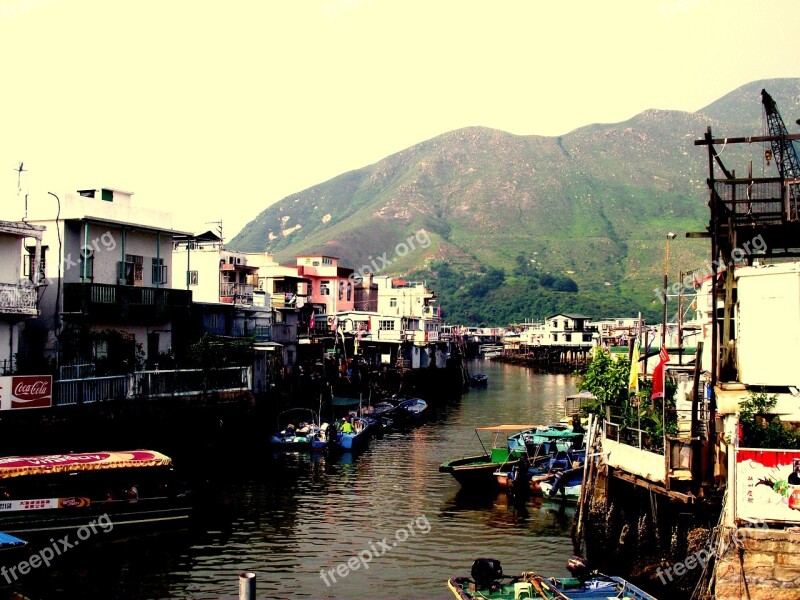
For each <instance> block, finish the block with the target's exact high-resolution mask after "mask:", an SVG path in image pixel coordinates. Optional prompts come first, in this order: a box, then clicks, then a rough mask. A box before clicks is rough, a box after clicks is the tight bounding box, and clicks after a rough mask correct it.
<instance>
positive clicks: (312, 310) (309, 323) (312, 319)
mask: <svg viewBox="0 0 800 600" xmlns="http://www.w3.org/2000/svg"><path fill="white" fill-rule="evenodd" d="M308 328H309V329H314V309H313V308H312V309H311V318H310V319H309V320H308Z"/></svg>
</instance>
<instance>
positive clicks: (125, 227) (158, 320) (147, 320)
mask: <svg viewBox="0 0 800 600" xmlns="http://www.w3.org/2000/svg"><path fill="white" fill-rule="evenodd" d="M132 195H133V194H132V193H131V192H125V191H121V190H115V189H111V188H100V189H83V190H79V191H78V192H77V193H75V194H65V195H63V196H57V195H54V194H49V195H45V196H40V197H32V198H29V199H28V211H29V218H28V220H29V222H31V223H35V224H39V225H44V226H46V227H47V229H46V231H45V232H44V233H43V236H42V250H43V259H42V260H43V262H44V274H45V277H46V282H47V285H46V287H45V292H44V293H43V294H42V296H41V301H40V308H41V317H40V319H39V324H40V325H41V326H42V327H43V328H44V329H45V330H46V331H47V332H48V336H47V341H46V343H45V348H44V349H43V350H44V351H45V352H47V353H48V354H51V355H59V354H60V353H61V350H62V347H61V346H63V340H61V344H60V343H59V338H60V337H61V336H62V334H63V333H64V331H65V330H69V329H71V330H75V331H77V330H83V331H93V332H101V331H104V330H114V331H118V332H123V333H124V334H125V335H128V336H132V337H133V339H134V340H135V343H136V344H139V345H140V347H141V348H142V349H143V351H144V352H145V356H146V357H147V358H148V359H150V360H156V359H157V357H158V354H159V353H163V352H167V351H168V350H169V349H170V348H171V347H172V337H173V330H174V325H175V322H176V320H178V321H179V320H181V319H183V318H185V317H186V316H188V313H189V309H190V306H191V293H190V292H188V291H186V290H180V289H172V288H173V283H175V281H174V280H175V272H174V269H173V263H172V243H173V238H174V237H175V236H178V235H187V233H186V232H180V231H176V230H174V229H173V228H172V215H171V214H170V213H168V212H164V211H155V210H150V209H145V208H141V207H137V206H135V205H134V203H133V201H132V198H131V197H132ZM183 284H184V280H183V271H182V270H180V275H179V287H180V286H183ZM81 352H82V355H81V356H73V357H71V360H82V361H86V362H92V361H93V360H94V359H95V358H97V357H96V356H94V355H93V356H87V355H86V354H88V353H90V350H89V349H87V348H83V349H82V350H81ZM98 352H99V353H101V354H102V353H103V352H105V349H104V348H102V347H98V348H94V349H92V350H91V353H92V354H95V353H98Z"/></svg>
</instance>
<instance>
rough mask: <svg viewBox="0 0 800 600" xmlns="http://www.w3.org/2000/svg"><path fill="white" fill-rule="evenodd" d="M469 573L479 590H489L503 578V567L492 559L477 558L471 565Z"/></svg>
mask: <svg viewBox="0 0 800 600" xmlns="http://www.w3.org/2000/svg"><path fill="white" fill-rule="evenodd" d="M471 573H472V579H473V581H475V585H476V586H477V587H478V588H479V589H489V588H491V587H492V586H493V585H495V584H496V583H498V582H499V581H500V580H501V579H502V578H503V567H501V566H500V561H499V560H495V559H494V558H479V559H477V560H475V562H473V563H472V572H471Z"/></svg>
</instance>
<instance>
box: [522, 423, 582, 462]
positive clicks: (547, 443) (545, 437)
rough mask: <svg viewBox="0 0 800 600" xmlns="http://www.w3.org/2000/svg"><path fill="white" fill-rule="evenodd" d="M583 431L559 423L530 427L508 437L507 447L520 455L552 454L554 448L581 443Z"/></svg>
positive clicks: (574, 445)
mask: <svg viewBox="0 0 800 600" xmlns="http://www.w3.org/2000/svg"><path fill="white" fill-rule="evenodd" d="M584 437H585V432H580V433H577V432H575V431H573V430H572V429H570V428H569V427H567V426H566V425H562V424H561V423H554V424H551V425H544V426H538V427H531V428H530V429H527V430H525V431H520V432H517V433H515V434H514V435H511V436H509V437H508V447H509V448H510V449H511V451H512V452H514V453H515V454H518V455H519V456H522V455H523V454H528V455H529V456H539V455H541V454H542V453H544V454H552V453H553V452H554V451H555V450H557V449H559V450H564V449H567V448H575V447H578V446H580V445H582V444H583V441H584Z"/></svg>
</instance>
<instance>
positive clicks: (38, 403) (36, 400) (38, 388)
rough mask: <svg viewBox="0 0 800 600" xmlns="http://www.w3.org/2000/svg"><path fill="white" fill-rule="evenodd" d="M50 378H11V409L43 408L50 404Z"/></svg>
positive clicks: (45, 376)
mask: <svg viewBox="0 0 800 600" xmlns="http://www.w3.org/2000/svg"><path fill="white" fill-rule="evenodd" d="M51 389H52V378H51V377H50V376H49V375H31V376H27V377H12V379H11V392H12V398H11V408H45V407H48V406H50V404H51V398H50V396H51Z"/></svg>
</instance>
